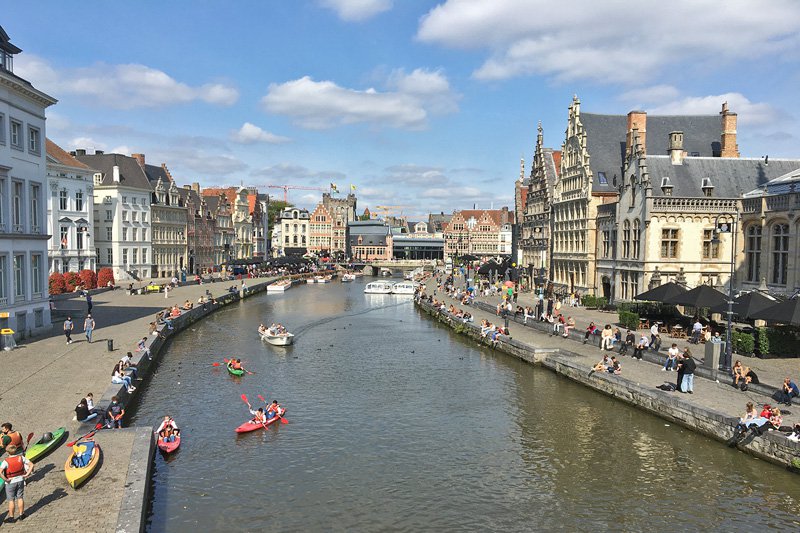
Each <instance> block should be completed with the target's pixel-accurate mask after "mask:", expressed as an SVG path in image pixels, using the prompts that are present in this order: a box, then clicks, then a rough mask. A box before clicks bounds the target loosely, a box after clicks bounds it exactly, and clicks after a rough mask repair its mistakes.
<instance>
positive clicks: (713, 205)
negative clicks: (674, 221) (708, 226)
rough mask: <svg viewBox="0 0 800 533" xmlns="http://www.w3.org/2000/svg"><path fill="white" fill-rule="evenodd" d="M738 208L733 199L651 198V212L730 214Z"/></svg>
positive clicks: (737, 201) (737, 203)
mask: <svg viewBox="0 0 800 533" xmlns="http://www.w3.org/2000/svg"><path fill="white" fill-rule="evenodd" d="M738 206H739V200H737V199H734V198H732V199H723V198H673V197H669V196H666V197H656V198H653V211H662V212H670V213H704V212H705V213H709V212H710V213H730V212H734V211H736V208H737V207H738Z"/></svg>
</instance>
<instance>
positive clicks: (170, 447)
mask: <svg viewBox="0 0 800 533" xmlns="http://www.w3.org/2000/svg"><path fill="white" fill-rule="evenodd" d="M180 445H181V436H180V435H175V440H174V441H172V442H164V441H162V440H161V439H159V440H158V449H159V450H161V451H162V452H164V453H172V452H174V451H175V450H177V449H178V446H180Z"/></svg>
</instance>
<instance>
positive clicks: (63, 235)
mask: <svg viewBox="0 0 800 533" xmlns="http://www.w3.org/2000/svg"><path fill="white" fill-rule="evenodd" d="M59 235H60V239H59V241H58V242H59V243H61V249H62V250H63V249H65V248H66V247H67V244H69V242H68V241H67V237H68V236H69V228H67V227H66V226H61V231H60V234H59Z"/></svg>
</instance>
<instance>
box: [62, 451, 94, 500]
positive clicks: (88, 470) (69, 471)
mask: <svg viewBox="0 0 800 533" xmlns="http://www.w3.org/2000/svg"><path fill="white" fill-rule="evenodd" d="M76 450H77V451H78V452H80V453H81V454H86V453H89V454H91V457H90V458H89V461H88V462H87V463H86V465H85V466H75V465H74V464H73V462H72V461H73V459H75V457H76V453H75V452H76ZM99 464H100V445H99V444H97V443H96V442H95V441H93V440H85V441H83V442H79V443H77V444H75V446H73V447H72V453H70V454H69V457H67V462H66V463H64V475H65V476H66V478H67V483H69V485H70V486H71V487H72V488H73V489H77V488H78V487H80V486H81V485H82V484H83V483H84V482H85V481H86V480H87V479H89V477H90V476H91V475H92V473H93V472H94V471H95V470H96V469H97V465H99Z"/></svg>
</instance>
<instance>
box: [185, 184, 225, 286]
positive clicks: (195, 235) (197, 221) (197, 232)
mask: <svg viewBox="0 0 800 533" xmlns="http://www.w3.org/2000/svg"><path fill="white" fill-rule="evenodd" d="M178 194H180V196H181V200H182V202H183V205H185V206H186V235H187V238H186V247H187V248H188V250H189V259H188V261H189V266H188V273H189V274H205V273H208V272H211V271H213V268H214V266H215V262H214V259H215V257H214V233H215V228H216V225H217V221H216V219H215V218H214V217H213V216H211V210H210V209H209V208H208V204H207V203H206V200H205V198H204V197H202V196H201V195H200V184H199V183H192V185H191V186H189V185H184V186H183V187H181V188H179V189H178Z"/></svg>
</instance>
